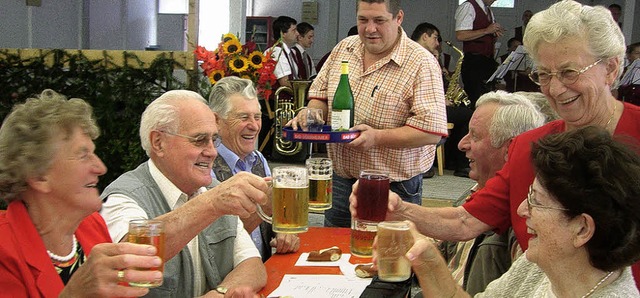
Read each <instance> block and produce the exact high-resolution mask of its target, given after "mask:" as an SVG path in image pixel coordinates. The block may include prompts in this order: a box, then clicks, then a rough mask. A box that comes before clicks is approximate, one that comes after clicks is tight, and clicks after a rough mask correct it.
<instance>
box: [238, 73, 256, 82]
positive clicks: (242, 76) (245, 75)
mask: <svg viewBox="0 0 640 298" xmlns="http://www.w3.org/2000/svg"><path fill="white" fill-rule="evenodd" d="M240 77H241V78H243V79H247V80H250V81H252V82H253V77H251V76H250V75H248V74H243V75H241V76H240Z"/></svg>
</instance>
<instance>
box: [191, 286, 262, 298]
mask: <svg viewBox="0 0 640 298" xmlns="http://www.w3.org/2000/svg"><path fill="white" fill-rule="evenodd" d="M201 297H202V298H222V297H227V298H228V297H232V298H260V297H262V296H260V295H258V294H256V292H255V291H254V290H253V289H252V288H251V287H237V288H231V289H228V290H227V293H226V294H221V293H218V291H215V290H213V291H209V292H208V293H207V294H205V295H204V296H201Z"/></svg>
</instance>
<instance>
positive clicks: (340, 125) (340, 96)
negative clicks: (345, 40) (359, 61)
mask: <svg viewBox="0 0 640 298" xmlns="http://www.w3.org/2000/svg"><path fill="white" fill-rule="evenodd" d="M340 70H341V75H340V82H339V83H338V88H336V93H335V95H334V96H333V104H332V106H331V131H348V130H349V128H351V127H353V93H351V86H350V85H349V62H348V61H342V65H341V67H340Z"/></svg>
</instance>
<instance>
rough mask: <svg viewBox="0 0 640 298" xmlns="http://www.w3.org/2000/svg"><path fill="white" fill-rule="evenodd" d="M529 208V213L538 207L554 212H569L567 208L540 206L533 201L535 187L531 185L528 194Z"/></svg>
mask: <svg viewBox="0 0 640 298" xmlns="http://www.w3.org/2000/svg"><path fill="white" fill-rule="evenodd" d="M527 207H528V208H529V213H531V207H537V208H541V209H553V210H561V211H569V209H567V208H562V207H553V206H545V205H540V204H538V203H536V202H534V201H533V185H529V193H528V194H527Z"/></svg>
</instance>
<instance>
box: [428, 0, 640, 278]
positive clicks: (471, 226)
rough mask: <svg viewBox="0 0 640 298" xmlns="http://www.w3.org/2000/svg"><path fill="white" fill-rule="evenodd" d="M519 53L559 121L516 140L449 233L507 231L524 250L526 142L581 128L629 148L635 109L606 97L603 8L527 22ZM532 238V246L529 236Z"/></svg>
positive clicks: (612, 29) (618, 50) (639, 123)
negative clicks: (625, 141) (526, 56)
mask: <svg viewBox="0 0 640 298" xmlns="http://www.w3.org/2000/svg"><path fill="white" fill-rule="evenodd" d="M524 46H525V49H526V50H527V52H528V53H530V56H531V58H532V60H533V61H534V64H535V65H536V67H537V68H536V70H535V71H534V72H533V73H532V74H531V78H532V80H533V81H534V82H536V83H537V84H539V85H540V89H541V91H542V93H544V95H545V96H546V97H547V100H548V101H549V104H550V106H551V107H552V108H553V110H554V111H555V112H556V113H557V114H558V115H559V116H560V118H561V119H559V120H556V121H553V122H550V123H548V124H547V125H545V126H542V127H541V128H538V129H535V130H532V131H529V132H525V133H523V134H522V135H520V136H518V137H516V138H515V139H514V140H513V141H512V143H511V147H510V149H509V153H508V157H509V159H508V161H507V163H506V164H505V166H504V167H503V169H502V170H501V171H499V172H498V173H497V175H496V177H495V178H493V179H490V180H489V181H488V182H487V185H486V186H485V188H484V189H483V190H482V191H479V192H477V193H475V194H474V195H473V197H472V199H471V200H470V201H469V202H467V203H466V204H465V205H463V207H462V208H463V209H464V210H462V211H463V212H464V213H467V214H466V215H465V216H460V217H458V219H457V221H458V222H457V223H454V225H453V226H452V227H455V230H456V231H457V233H458V234H464V233H469V235H472V236H475V235H473V234H476V233H479V232H482V231H486V230H491V229H493V230H496V231H498V232H504V231H505V230H507V228H508V227H509V226H513V228H514V231H515V233H516V237H517V238H518V243H519V244H520V246H521V248H522V249H523V250H526V249H527V248H528V246H529V241H528V240H529V239H530V238H531V237H532V236H531V234H530V232H531V231H530V230H528V228H527V225H526V224H525V219H524V218H522V217H520V216H518V206H520V203H522V201H523V200H524V199H525V198H526V197H527V193H528V190H529V186H530V185H531V184H532V182H533V180H534V174H535V173H534V170H533V166H532V164H531V161H530V155H531V143H533V142H535V141H537V140H538V139H540V138H542V137H544V136H546V135H549V134H554V133H560V132H564V131H571V130H575V129H578V128H581V127H585V126H588V125H594V126H598V127H601V128H603V129H605V130H606V131H608V132H609V133H611V134H614V135H621V136H626V137H629V138H630V139H633V140H635V141H637V140H638V139H640V108H638V107H637V106H634V105H630V104H628V103H622V102H620V101H618V100H616V99H615V98H614V96H613V95H612V93H611V89H612V88H613V87H614V85H615V83H616V81H617V80H618V79H619V77H620V74H621V72H622V67H623V58H624V53H625V44H624V37H623V35H622V32H621V31H620V28H619V27H618V25H617V24H616V23H615V21H614V20H613V18H612V17H611V14H610V13H609V11H608V10H607V9H606V8H604V7H600V6H596V7H591V6H587V5H582V4H580V3H578V2H575V1H568V0H565V1H561V2H558V3H556V4H554V5H552V6H551V7H549V8H548V9H546V10H544V11H541V12H539V13H537V14H535V15H534V16H533V17H532V18H531V21H530V22H529V24H528V25H527V31H526V33H525V36H524ZM535 185H536V184H534V190H535V188H536V187H535ZM457 211H459V210H457ZM459 218H465V219H464V223H462V224H461V225H463V226H464V227H467V228H468V229H467V230H466V231H465V230H464V228H463V229H462V231H461V229H460V226H459V225H460V223H459V221H460V219H459ZM434 220H435V219H434ZM430 236H432V235H430ZM436 238H437V236H436ZM461 238H466V236H464V235H463V237H461ZM533 239H534V242H535V241H537V239H536V237H535V236H534V237H533ZM634 273H635V276H636V279H640V267H638V265H634ZM600 278H601V276H600V277H598V276H597V275H594V276H590V277H589V278H585V279H581V280H576V282H580V283H584V284H583V286H584V287H587V288H589V287H590V286H589V284H590V283H592V282H593V281H596V282H597V281H598V280H599V279H600ZM636 283H637V282H636ZM637 285H639V284H638V283H637Z"/></svg>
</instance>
